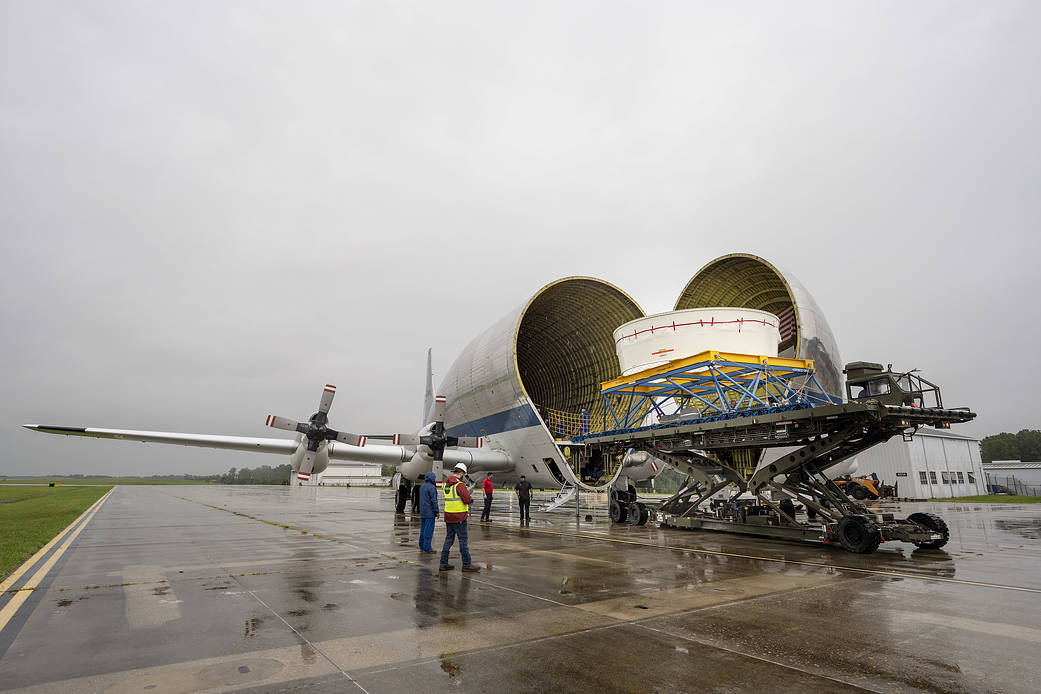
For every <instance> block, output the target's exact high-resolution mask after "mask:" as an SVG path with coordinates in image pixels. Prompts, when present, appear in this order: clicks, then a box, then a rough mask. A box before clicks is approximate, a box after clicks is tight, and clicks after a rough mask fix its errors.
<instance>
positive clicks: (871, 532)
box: [837, 516, 882, 554]
mask: <svg viewBox="0 0 1041 694" xmlns="http://www.w3.org/2000/svg"><path fill="white" fill-rule="evenodd" d="M837 534H838V537H839V543H840V544H841V545H842V546H843V547H844V548H845V549H847V550H848V551H850V552H854V553H855V554H871V553H872V552H874V551H875V550H876V549H878V545H879V543H880V542H882V532H881V531H880V530H879V529H878V526H877V525H875V521H873V520H871V519H870V518H868V517H867V516H846V517H844V518H843V519H842V520H840V521H839V528H838V531H837Z"/></svg>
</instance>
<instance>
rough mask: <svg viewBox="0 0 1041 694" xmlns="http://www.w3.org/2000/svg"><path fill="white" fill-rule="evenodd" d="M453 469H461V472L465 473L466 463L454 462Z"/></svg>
mask: <svg viewBox="0 0 1041 694" xmlns="http://www.w3.org/2000/svg"><path fill="white" fill-rule="evenodd" d="M455 469H456V470H462V471H463V474H464V475H465V474H466V464H465V463H456V466H455Z"/></svg>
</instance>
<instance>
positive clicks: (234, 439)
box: [22, 424, 415, 465]
mask: <svg viewBox="0 0 1041 694" xmlns="http://www.w3.org/2000/svg"><path fill="white" fill-rule="evenodd" d="M22 426H23V427H25V428H26V429H31V430H32V431H41V432H43V433H45V434H62V435H64V436H87V437H90V438H95V439H116V440H119V441H141V442H143V443H168V444H174V445H178V446H195V447H198V448H221V449H224V450H228V451H252V452H254V453H276V454H279V455H292V454H293V453H295V452H296V450H297V449H298V448H299V447H300V443H299V442H298V441H296V440H295V439H262V438H253V437H250V436H219V435H214V434H183V433H179V432H172V431H133V430H130V429H95V428H91V427H64V426H49V425H44V424H23V425H22ZM414 454H415V449H410V448H403V447H401V446H378V445H377V446H364V447H358V446H350V445H348V444H344V443H330V444H329V458H330V459H331V460H349V461H351V462H358V463H378V464H381V465H400V464H401V463H403V462H405V461H406V460H411V459H412V456H413V455H414Z"/></svg>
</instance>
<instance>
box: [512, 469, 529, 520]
mask: <svg viewBox="0 0 1041 694" xmlns="http://www.w3.org/2000/svg"><path fill="white" fill-rule="evenodd" d="M514 489H515V490H516V491H517V503H519V504H520V519H521V523H530V522H531V483H530V482H528V480H527V479H525V477H524V475H521V476H520V482H518V483H517V486H516V487H514Z"/></svg>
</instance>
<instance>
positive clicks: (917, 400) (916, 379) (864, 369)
mask: <svg viewBox="0 0 1041 694" xmlns="http://www.w3.org/2000/svg"><path fill="white" fill-rule="evenodd" d="M842 373H844V374H846V399H847V400H850V401H855V400H875V401H877V402H879V403H881V404H883V405H895V406H899V407H940V408H942V407H943V403H942V401H941V400H940V389H939V388H938V387H937V386H936V385H935V384H934V383H930V382H929V381H927V380H925V379H924V378H922V377H921V376H919V375H917V373H916V372H915V371H914V370H912V371H907V372H903V373H897V372H894V371H893V365H892V364H889V365H888V366H887V367H886V368H885V369H883V368H882V365H881V364H876V363H874V362H868V361H854V362H850V363H849V364H846V368H845V369H843V370H842ZM927 400H928V402H926V401H927Z"/></svg>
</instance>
